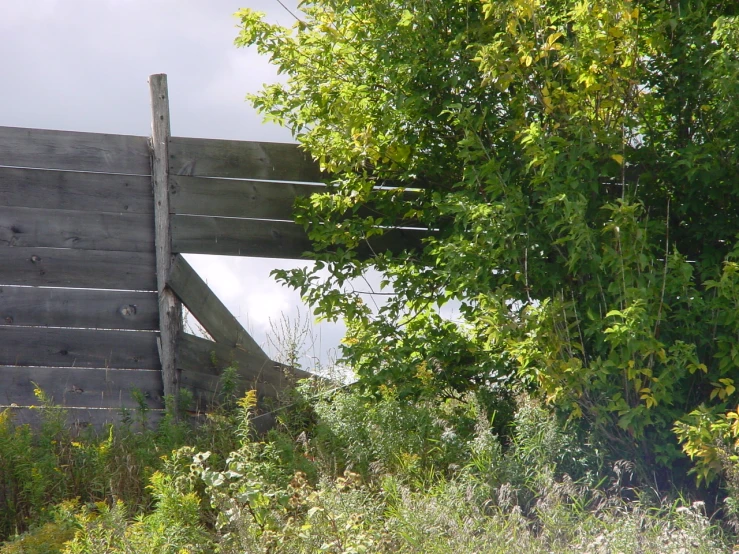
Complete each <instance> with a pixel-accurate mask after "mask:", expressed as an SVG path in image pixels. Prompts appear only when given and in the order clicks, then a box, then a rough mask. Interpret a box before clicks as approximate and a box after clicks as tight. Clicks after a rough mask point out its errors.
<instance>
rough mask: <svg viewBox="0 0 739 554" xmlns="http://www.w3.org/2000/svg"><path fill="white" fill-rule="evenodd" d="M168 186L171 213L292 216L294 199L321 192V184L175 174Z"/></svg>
mask: <svg viewBox="0 0 739 554" xmlns="http://www.w3.org/2000/svg"><path fill="white" fill-rule="evenodd" d="M171 181H172V185H171V187H170V192H171V199H172V204H171V208H172V213H173V214H185V215H212V216H220V217H247V218H257V219H282V220H292V219H293V210H294V208H293V206H294V204H295V199H296V198H299V197H306V196H310V195H311V194H313V193H315V192H323V191H325V190H326V187H325V186H323V185H305V184H295V183H282V182H279V181H239V180H236V179H206V178H201V177H186V176H176V177H172V178H171Z"/></svg>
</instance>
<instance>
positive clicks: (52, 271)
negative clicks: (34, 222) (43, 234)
mask: <svg viewBox="0 0 739 554" xmlns="http://www.w3.org/2000/svg"><path fill="white" fill-rule="evenodd" d="M155 263H156V262H155V260H154V252H153V251H151V252H105V251H100V250H74V249H67V248H22V247H16V248H8V247H3V246H0V284H3V285H36V286H48V287H79V288H99V289H125V290H156V265H155Z"/></svg>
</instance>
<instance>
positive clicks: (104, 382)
mask: <svg viewBox="0 0 739 554" xmlns="http://www.w3.org/2000/svg"><path fill="white" fill-rule="evenodd" d="M37 386H38V388H40V389H41V390H43V391H44V393H46V395H47V396H48V397H49V398H51V400H52V401H53V403H54V404H55V405H58V406H64V407H76V408H122V407H126V408H136V407H138V406H139V404H138V401H137V400H136V399H135V398H134V396H133V391H134V390H136V391H138V392H139V393H141V398H143V399H144V402H145V404H146V406H147V407H149V408H162V407H163V404H162V394H163V392H164V389H163V386H162V374H161V372H160V371H151V370H142V371H136V370H125V369H80V368H49V367H18V366H5V367H0V404H4V405H10V404H17V405H18V406H33V405H37V404H38V403H39V402H38V399H37V398H36V396H35V394H34V389H35V388H36V387H37Z"/></svg>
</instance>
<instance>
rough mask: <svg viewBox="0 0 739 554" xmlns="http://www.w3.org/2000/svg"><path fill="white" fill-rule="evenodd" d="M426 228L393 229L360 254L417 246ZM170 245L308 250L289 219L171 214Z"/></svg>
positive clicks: (282, 254) (244, 252)
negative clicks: (264, 219) (275, 219)
mask: <svg viewBox="0 0 739 554" xmlns="http://www.w3.org/2000/svg"><path fill="white" fill-rule="evenodd" d="M428 235H429V232H428V231H425V230H423V229H393V230H390V231H388V232H387V233H385V234H384V235H382V236H376V237H373V238H371V239H370V241H369V245H368V244H366V243H362V244H360V246H359V248H358V252H359V253H360V255H361V256H370V255H372V253H373V252H383V251H386V250H389V251H392V252H400V251H402V250H405V249H408V250H410V249H420V248H421V247H422V246H423V245H422V242H421V240H422V239H423V238H424V237H426V236H428ZM172 249H173V250H174V251H175V252H181V253H186V254H187V253H189V254H221V255H225V256H254V257H261V258H302V257H304V256H303V254H304V253H305V252H308V251H311V250H312V245H311V242H310V240H308V237H307V235H306V234H305V231H304V230H303V228H302V227H299V226H298V225H296V224H294V223H292V222H289V221H262V220H258V219H232V218H224V217H199V216H186V215H175V216H173V217H172Z"/></svg>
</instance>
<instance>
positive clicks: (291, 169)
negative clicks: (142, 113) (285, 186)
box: [169, 137, 322, 182]
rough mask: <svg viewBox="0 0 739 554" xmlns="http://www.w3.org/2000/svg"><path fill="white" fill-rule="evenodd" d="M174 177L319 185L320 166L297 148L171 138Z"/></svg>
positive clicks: (272, 144)
mask: <svg viewBox="0 0 739 554" xmlns="http://www.w3.org/2000/svg"><path fill="white" fill-rule="evenodd" d="M169 167H170V173H171V174H173V175H191V176H194V177H235V178H240V179H266V180H273V181H274V180H278V181H280V180H281V181H299V182H320V181H321V178H322V175H321V172H320V168H319V166H318V163H316V162H315V161H313V160H312V159H311V157H310V156H309V155H308V154H306V153H305V152H303V151H302V150H300V148H298V145H297V144H288V143H278V142H245V141H236V140H214V139H200V138H184V137H172V138H171V139H170V142H169Z"/></svg>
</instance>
